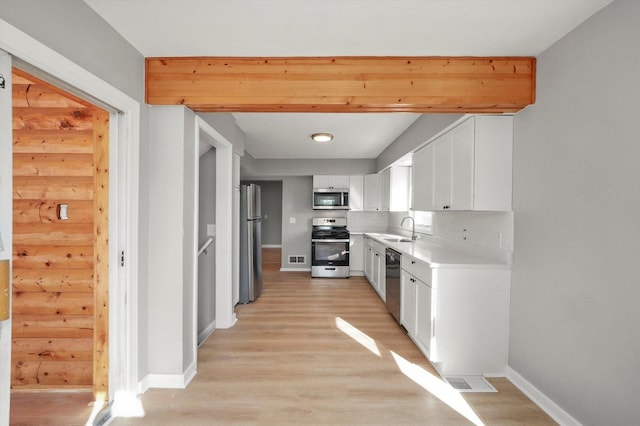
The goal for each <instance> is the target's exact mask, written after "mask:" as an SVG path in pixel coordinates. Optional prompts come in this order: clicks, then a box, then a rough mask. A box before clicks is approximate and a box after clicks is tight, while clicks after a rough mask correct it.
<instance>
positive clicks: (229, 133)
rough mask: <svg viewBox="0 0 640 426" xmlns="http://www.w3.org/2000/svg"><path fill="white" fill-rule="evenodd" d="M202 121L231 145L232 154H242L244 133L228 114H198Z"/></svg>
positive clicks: (231, 115)
mask: <svg viewBox="0 0 640 426" xmlns="http://www.w3.org/2000/svg"><path fill="white" fill-rule="evenodd" d="M197 115H198V116H200V117H201V118H202V119H203V120H204V121H206V122H207V123H208V124H209V125H211V127H213V128H214V129H215V130H216V131H217V132H219V133H220V134H221V135H222V136H223V137H224V138H225V139H226V140H228V141H229V142H231V144H232V145H233V152H236V153H238V154H240V155H243V154H244V138H245V137H244V133H243V132H242V129H240V127H238V125H237V124H236V119H235V118H234V117H233V114H231V113H230V112H199V113H197Z"/></svg>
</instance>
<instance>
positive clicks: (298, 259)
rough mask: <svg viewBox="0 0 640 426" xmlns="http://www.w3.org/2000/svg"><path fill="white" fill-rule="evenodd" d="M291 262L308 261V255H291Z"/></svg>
mask: <svg viewBox="0 0 640 426" xmlns="http://www.w3.org/2000/svg"><path fill="white" fill-rule="evenodd" d="M289 263H290V264H294V263H295V264H300V263H303V264H304V263H307V259H306V256H304V255H303V256H297V255H293V256H289Z"/></svg>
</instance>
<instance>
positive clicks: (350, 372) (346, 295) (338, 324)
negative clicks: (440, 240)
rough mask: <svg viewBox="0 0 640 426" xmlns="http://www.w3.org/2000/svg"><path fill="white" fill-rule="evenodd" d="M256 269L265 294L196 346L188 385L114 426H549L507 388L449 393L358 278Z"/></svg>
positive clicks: (271, 266) (153, 398)
mask: <svg viewBox="0 0 640 426" xmlns="http://www.w3.org/2000/svg"><path fill="white" fill-rule="evenodd" d="M263 259H264V266H265V267H264V291H263V293H262V296H261V297H260V298H259V299H258V300H257V301H256V302H255V303H252V304H248V305H240V306H238V307H237V310H236V312H237V316H238V323H237V324H236V325H235V326H234V327H233V328H231V329H228V330H216V331H215V333H213V335H212V336H211V337H210V338H209V339H208V340H207V341H206V342H205V343H204V344H203V345H202V346H201V348H200V350H199V352H198V356H199V360H198V375H197V376H196V377H195V379H194V380H193V382H192V383H191V384H190V385H189V387H188V388H187V389H185V390H172V389H151V390H149V391H147V392H146V393H145V394H144V395H142V397H141V398H142V404H143V406H144V410H145V411H146V415H145V417H143V418H132V419H117V420H116V421H115V422H114V423H113V424H114V425H174V424H180V425H205V424H206V425H212V424H221V425H229V424H245V425H283V424H296V425H308V424H327V425H329V424H330V425H338V424H343V425H355V424H368V425H371V424H379V425H391V424H405V425H411V424H416V425H417V424H420V425H425V424H433V425H436V424H437V425H443V424H454V425H457V424H472V423H475V424H486V425H500V424H503V425H506V424H509V425H513V424H527V425H532V424H536V425H547V424H555V423H554V422H553V421H552V420H551V419H550V418H549V417H548V416H547V415H546V414H545V413H544V412H542V411H541V410H540V409H539V408H538V407H537V406H536V405H535V404H533V403H532V402H531V401H530V400H529V399H528V398H526V397H525V396H524V395H523V394H522V393H521V392H519V391H518V390H517V389H516V388H515V387H514V386H513V385H512V384H511V383H510V382H509V381H508V380H506V379H492V380H491V383H492V384H493V385H494V386H495V387H496V388H497V389H498V390H499V392H498V393H467V394H458V393H457V392H455V391H452V390H450V389H448V387H447V386H445V385H444V384H443V383H442V381H441V380H440V379H439V376H438V375H437V373H436V372H435V370H434V369H433V367H432V366H431V365H430V364H429V362H428V361H427V360H426V359H425V357H424V356H423V355H422V354H421V353H420V352H419V351H418V349H417V348H416V347H415V346H414V345H413V343H412V342H411V341H410V340H409V338H408V337H407V335H406V333H405V332H404V330H403V329H402V328H401V327H399V326H398V325H397V324H396V323H395V322H394V321H393V319H392V317H391V316H390V315H389V314H388V312H387V310H386V307H385V305H384V304H383V303H382V301H381V300H380V299H379V298H378V296H377V294H376V293H375V291H374V290H373V289H372V288H371V287H370V285H369V284H368V283H367V282H366V280H365V279H364V278H361V277H352V278H350V279H311V278H310V277H309V273H308V272H300V273H298V272H284V273H282V272H279V259H280V251H279V249H267V250H265V252H264V257H263ZM276 259H277V261H276ZM401 367H402V368H403V369H404V370H405V372H407V374H408V375H409V376H412V377H413V378H410V377H408V375H405V374H403V373H402V371H401V370H400V368H401ZM414 380H417V381H419V382H420V383H422V385H423V386H425V387H426V389H425V387H422V386H421V385H419V384H418V383H416V381H414ZM427 389H429V390H427ZM443 401H445V402H443ZM447 403H449V404H450V405H451V406H449V405H447ZM452 407H455V408H452ZM465 417H466V418H465Z"/></svg>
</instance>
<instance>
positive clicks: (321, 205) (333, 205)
mask: <svg viewBox="0 0 640 426" xmlns="http://www.w3.org/2000/svg"><path fill="white" fill-rule="evenodd" d="M313 209H314V210H349V190H348V189H335V188H330V189H318V188H315V189H314V190H313Z"/></svg>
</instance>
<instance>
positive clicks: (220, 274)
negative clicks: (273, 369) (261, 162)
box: [191, 115, 237, 371]
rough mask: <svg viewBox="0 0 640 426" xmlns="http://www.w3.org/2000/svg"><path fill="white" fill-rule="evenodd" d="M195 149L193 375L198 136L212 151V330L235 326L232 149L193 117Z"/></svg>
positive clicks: (195, 336) (216, 132)
mask: <svg viewBox="0 0 640 426" xmlns="http://www.w3.org/2000/svg"><path fill="white" fill-rule="evenodd" d="M194 130H195V131H194V137H195V145H194V146H195V149H194V150H193V156H194V158H193V159H192V160H193V163H192V164H193V179H194V180H193V181H194V182H195V184H194V187H195V188H196V190H195V194H194V208H193V215H194V217H193V224H194V226H193V229H192V230H191V232H192V233H193V241H194V242H195V244H194V245H193V248H192V249H193V254H192V258H193V264H192V265H191V268H192V277H193V282H192V283H191V286H192V291H193V293H192V294H193V317H192V324H193V330H192V333H193V335H192V338H193V340H192V341H193V343H194V345H193V348H192V350H193V353H192V356H193V359H194V363H193V369H192V370H193V371H196V370H197V359H198V356H197V353H198V249H199V247H198V222H199V215H200V212H199V205H200V197H199V193H198V188H199V184H200V155H199V152H198V147H199V146H200V140H201V139H200V132H203V133H205V134H206V135H207V136H208V138H206V139H204V140H203V142H205V143H207V144H210V145H212V146H213V147H214V148H215V149H216V214H215V218H216V237H215V239H214V243H213V244H214V246H215V259H216V269H215V277H216V291H215V297H216V300H215V308H216V314H215V328H229V327H232V326H233V325H234V324H235V323H236V320H237V318H236V314H235V312H234V309H233V291H232V285H231V282H230V279H229V278H230V277H231V276H232V271H233V251H232V233H233V182H232V167H233V145H232V144H231V142H229V140H227V139H226V138H225V137H224V136H222V134H221V133H220V132H218V131H217V130H216V129H214V128H213V127H212V126H211V125H210V124H209V123H207V122H206V121H205V120H204V119H203V118H202V117H200V116H198V115H196V116H195V129H194Z"/></svg>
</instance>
